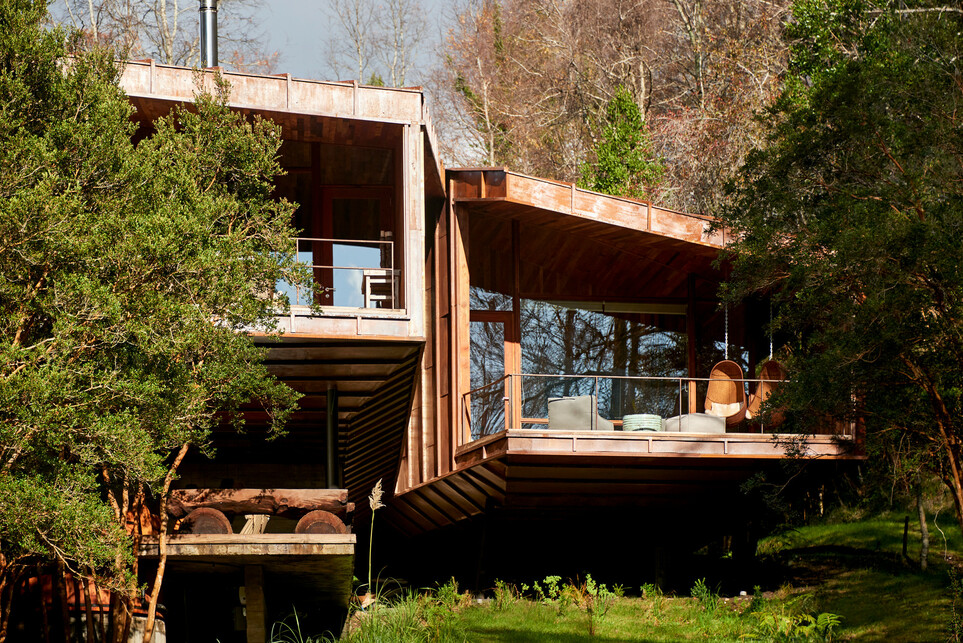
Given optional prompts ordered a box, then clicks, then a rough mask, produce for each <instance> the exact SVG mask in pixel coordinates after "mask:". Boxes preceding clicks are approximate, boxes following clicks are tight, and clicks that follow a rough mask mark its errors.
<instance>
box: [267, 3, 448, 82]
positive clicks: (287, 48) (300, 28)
mask: <svg viewBox="0 0 963 643" xmlns="http://www.w3.org/2000/svg"><path fill="white" fill-rule="evenodd" d="M328 4H329V0H270V2H262V3H260V5H259V8H258V9H257V15H258V18H259V19H260V20H261V21H262V22H261V26H262V28H263V29H264V31H265V33H266V35H267V37H268V48H269V49H270V50H271V51H277V52H278V53H279V59H278V64H277V66H276V67H277V72H278V73H285V72H286V73H289V74H291V75H292V76H295V77H297V78H311V79H316V80H342V79H338V78H329V76H330V75H331V74H330V72H329V71H328V68H327V66H326V65H325V62H324V58H323V57H324V52H325V47H324V43H325V39H326V33H325V30H326V29H328V28H329V27H328V18H327V14H326V12H325V8H326V7H327V6H328ZM420 4H421V6H422V8H423V9H424V10H425V13H426V14H427V15H428V18H429V20H432V21H433V22H434V24H433V25H432V27H431V33H432V37H433V38H434V39H436V41H437V38H438V34H439V33H440V30H441V29H442V25H441V20H442V19H443V17H444V15H445V11H444V10H443V8H444V7H446V6H450V5H451V4H452V3H451V2H450V0H449V1H448V2H446V1H445V0H421V1H420ZM429 55H431V54H430V53H429Z"/></svg>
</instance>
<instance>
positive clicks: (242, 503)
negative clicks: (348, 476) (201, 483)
mask: <svg viewBox="0 0 963 643" xmlns="http://www.w3.org/2000/svg"><path fill="white" fill-rule="evenodd" d="M201 507H210V508H212V509H218V510H219V511H223V512H225V513H245V514H272V515H277V516H285V515H297V516H300V515H301V514H303V513H305V512H306V511H314V510H317V509H322V510H324V511H330V512H331V513H334V514H339V515H343V514H344V513H345V512H346V511H351V510H353V507H352V506H351V504H350V503H349V502H348V491H347V489H176V490H174V491H172V492H171V496H170V499H168V501H167V512H168V513H169V514H171V515H172V516H174V517H175V518H180V517H181V516H185V515H187V514H188V513H190V512H191V511H194V510H195V509H199V508H201Z"/></svg>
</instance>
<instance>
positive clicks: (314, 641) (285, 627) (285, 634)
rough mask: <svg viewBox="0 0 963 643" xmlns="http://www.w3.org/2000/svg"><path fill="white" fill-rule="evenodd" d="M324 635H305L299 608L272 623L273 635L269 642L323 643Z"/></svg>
mask: <svg viewBox="0 0 963 643" xmlns="http://www.w3.org/2000/svg"><path fill="white" fill-rule="evenodd" d="M325 640H327V639H326V638H324V637H312V636H305V635H304V634H303V633H302V632H301V619H300V617H299V616H298V610H297V609H294V610H292V612H291V613H290V614H289V615H288V616H286V617H285V618H283V619H281V620H280V621H277V622H276V623H273V624H272V625H271V636H270V638H269V639H268V643H322V641H325Z"/></svg>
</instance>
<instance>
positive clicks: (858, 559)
mask: <svg viewBox="0 0 963 643" xmlns="http://www.w3.org/2000/svg"><path fill="white" fill-rule="evenodd" d="M903 521H904V515H901V514H884V515H882V516H877V517H873V518H869V519H864V520H859V521H853V522H846V523H838V524H820V525H810V526H806V527H801V528H799V529H796V530H793V531H791V532H787V533H784V534H780V535H777V536H773V537H771V538H769V539H767V540H765V541H763V542H762V543H760V548H759V549H760V552H761V553H763V554H764V555H766V556H768V557H769V558H770V559H771V560H773V561H778V562H781V563H782V564H784V565H785V566H786V568H787V571H788V574H789V575H790V577H789V578H788V579H787V580H789V581H790V582H793V583H794V584H795V585H797V586H800V587H805V588H806V589H807V590H809V591H812V592H813V594H814V598H815V607H816V609H817V610H819V611H827V612H833V613H836V614H839V615H841V616H842V617H843V619H844V621H843V626H844V627H843V629H842V630H841V635H842V637H843V639H844V640H853V641H867V642H875V641H944V640H946V639H947V627H948V624H949V621H950V610H951V595H950V592H949V590H948V585H949V576H948V571H949V569H950V567H951V566H954V565H956V564H957V563H958V561H960V559H961V556H960V552H961V550H963V537H961V534H960V530H959V527H958V526H957V525H956V522H955V520H954V519H953V514H952V513H947V514H944V517H943V519H942V520H941V521H940V522H941V523H942V524H940V528H941V529H942V530H943V534H942V535H941V534H940V531H939V530H937V529H935V528H934V526H933V522H932V519H931V520H930V555H929V557H928V562H929V569H928V570H927V571H926V572H922V571H920V570H919V569H918V562H919V551H920V533H919V523H918V522H915V521H914V520H913V519H912V518H911V519H910V523H909V534H908V542H907V545H908V546H907V557H908V558H909V560H906V559H904V558H903V557H902V549H903V525H904V522H903ZM944 535H945V540H944Z"/></svg>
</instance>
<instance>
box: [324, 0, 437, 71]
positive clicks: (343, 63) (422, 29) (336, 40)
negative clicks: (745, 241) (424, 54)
mask: <svg viewBox="0 0 963 643" xmlns="http://www.w3.org/2000/svg"><path fill="white" fill-rule="evenodd" d="M326 12H327V17H328V19H329V20H330V22H331V24H332V25H334V26H335V29H334V30H333V31H332V36H331V37H330V39H329V40H328V43H327V45H328V50H329V51H328V59H329V60H328V63H329V65H330V67H331V70H332V71H333V72H334V73H335V74H338V75H339V76H341V75H345V74H347V75H348V76H351V77H353V78H355V79H357V81H358V82H359V83H363V82H366V81H368V80H369V79H370V81H375V80H378V81H380V82H381V86H385V85H387V86H388V87H404V86H405V83H406V82H407V81H408V80H409V79H410V75H411V73H412V70H413V69H414V67H415V61H416V58H417V57H418V54H419V53H420V52H421V51H422V50H423V49H422V48H423V47H424V40H425V36H426V34H427V31H428V21H427V19H426V18H425V13H424V10H423V9H422V8H421V5H419V4H418V3H417V2H414V1H413V0H334V2H332V3H331V4H330V5H329V6H328V8H327V10H326ZM370 81H369V84H370Z"/></svg>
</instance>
